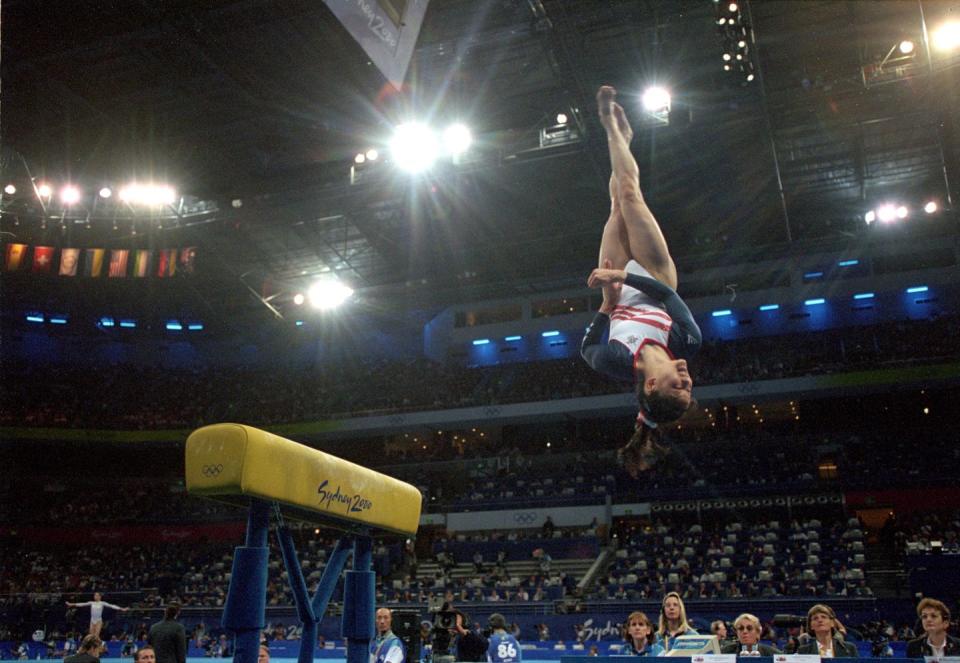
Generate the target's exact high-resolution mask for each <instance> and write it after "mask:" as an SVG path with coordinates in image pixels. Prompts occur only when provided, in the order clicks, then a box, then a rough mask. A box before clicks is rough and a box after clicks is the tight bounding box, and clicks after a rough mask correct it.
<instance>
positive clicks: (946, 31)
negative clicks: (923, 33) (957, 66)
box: [932, 21, 960, 51]
mask: <svg viewBox="0 0 960 663" xmlns="http://www.w3.org/2000/svg"><path fill="white" fill-rule="evenodd" d="M932 41H933V46H934V48H936V49H937V50H938V51H952V50H953V49H955V48H957V47H958V46H960V21H950V22H949V23H944V24H943V25H941V26H940V27H939V28H937V29H936V30H934V32H933V39H932Z"/></svg>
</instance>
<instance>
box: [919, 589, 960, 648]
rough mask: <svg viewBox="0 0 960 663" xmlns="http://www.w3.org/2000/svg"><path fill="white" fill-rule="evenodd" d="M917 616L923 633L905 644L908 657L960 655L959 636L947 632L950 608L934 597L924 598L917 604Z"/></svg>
mask: <svg viewBox="0 0 960 663" xmlns="http://www.w3.org/2000/svg"><path fill="white" fill-rule="evenodd" d="M917 616H918V617H919V618H920V623H921V624H922V625H923V631H924V634H925V635H923V636H922V637H919V638H917V639H916V640H911V641H910V642H909V643H908V644H907V657H908V658H921V657H924V656H933V657H934V658H936V659H937V660H940V659H942V658H943V657H944V656H960V638H955V637H954V636H952V635H948V634H947V629H948V628H949V627H950V610H949V608H947V606H946V605H945V604H944V603H943V602H941V601H937V600H936V599H931V598H925V599H923V600H922V601H920V603H919V604H918V605H917Z"/></svg>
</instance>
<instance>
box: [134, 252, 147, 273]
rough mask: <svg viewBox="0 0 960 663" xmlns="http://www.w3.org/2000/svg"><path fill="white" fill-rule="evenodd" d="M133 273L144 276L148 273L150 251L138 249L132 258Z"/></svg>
mask: <svg viewBox="0 0 960 663" xmlns="http://www.w3.org/2000/svg"><path fill="white" fill-rule="evenodd" d="M133 275H134V276H135V277H137V278H144V277H145V276H149V275H150V251H148V250H147V249H140V250H139V251H137V253H136V255H135V256H134V258H133Z"/></svg>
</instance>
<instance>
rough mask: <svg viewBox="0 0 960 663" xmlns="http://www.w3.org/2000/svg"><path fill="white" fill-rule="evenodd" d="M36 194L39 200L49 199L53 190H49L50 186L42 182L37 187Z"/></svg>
mask: <svg viewBox="0 0 960 663" xmlns="http://www.w3.org/2000/svg"><path fill="white" fill-rule="evenodd" d="M37 193H38V194H39V195H40V197H41V198H49V197H50V195H51V194H52V193H53V189H51V188H50V185H49V184H47V183H46V182H44V183H43V184H40V185H39V186H38V187H37Z"/></svg>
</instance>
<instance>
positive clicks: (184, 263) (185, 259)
mask: <svg viewBox="0 0 960 663" xmlns="http://www.w3.org/2000/svg"><path fill="white" fill-rule="evenodd" d="M196 258H197V247H195V246H188V247H187V248H185V249H180V265H179V266H178V269H179V270H180V272H181V273H182V274H193V264H194V261H195V260H196Z"/></svg>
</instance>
